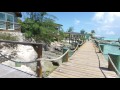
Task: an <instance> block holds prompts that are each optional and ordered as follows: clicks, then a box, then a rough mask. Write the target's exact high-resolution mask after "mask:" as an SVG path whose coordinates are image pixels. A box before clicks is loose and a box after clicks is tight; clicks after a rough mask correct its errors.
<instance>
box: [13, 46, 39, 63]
mask: <svg viewBox="0 0 120 90" xmlns="http://www.w3.org/2000/svg"><path fill="white" fill-rule="evenodd" d="M16 51H17V55H16V57H15V59H18V60H20V61H26V62H29V61H33V60H35V59H36V58H37V53H36V51H35V50H34V49H33V47H32V46H25V45H18V48H17V50H16Z"/></svg>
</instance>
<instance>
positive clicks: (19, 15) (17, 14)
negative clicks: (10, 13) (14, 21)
mask: <svg viewBox="0 0 120 90" xmlns="http://www.w3.org/2000/svg"><path fill="white" fill-rule="evenodd" d="M14 13H15V14H16V16H17V17H22V13H21V12H14Z"/></svg>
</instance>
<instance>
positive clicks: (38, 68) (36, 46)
mask: <svg viewBox="0 0 120 90" xmlns="http://www.w3.org/2000/svg"><path fill="white" fill-rule="evenodd" d="M0 42H4V43H11V44H22V45H30V46H32V47H33V48H34V50H35V51H36V52H37V54H38V57H37V59H36V60H33V61H29V62H28V61H27V62H25V61H24V62H22V61H15V60H12V59H9V58H8V57H6V56H5V55H2V54H1V53H0V55H1V56H2V57H4V58H5V59H7V60H10V61H12V62H15V63H21V64H22V63H35V62H37V66H36V73H37V77H40V78H42V77H43V76H42V66H41V60H44V61H57V60H59V59H62V58H63V57H64V59H65V60H64V61H65V62H67V61H68V59H69V57H68V52H70V51H71V52H75V51H76V50H78V48H79V45H83V44H84V43H85V42H82V43H81V44H77V46H76V48H75V49H74V50H70V49H68V50H67V51H66V52H64V53H63V55H61V56H60V57H58V58H55V59H45V58H42V43H29V42H17V41H7V40H0ZM62 60H63V59H62ZM64 61H63V62H64Z"/></svg>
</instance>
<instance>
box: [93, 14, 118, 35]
mask: <svg viewBox="0 0 120 90" xmlns="http://www.w3.org/2000/svg"><path fill="white" fill-rule="evenodd" d="M92 21H93V22H94V23H95V24H97V25H98V26H97V28H96V29H97V31H98V32H99V33H101V34H104V35H116V34H118V35H119V30H120V12H97V13H95V15H94V17H93V18H92Z"/></svg>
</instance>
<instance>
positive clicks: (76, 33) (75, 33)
mask: <svg viewBox="0 0 120 90" xmlns="http://www.w3.org/2000/svg"><path fill="white" fill-rule="evenodd" d="M65 33H66V34H74V35H78V34H80V33H78V32H65Z"/></svg>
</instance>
